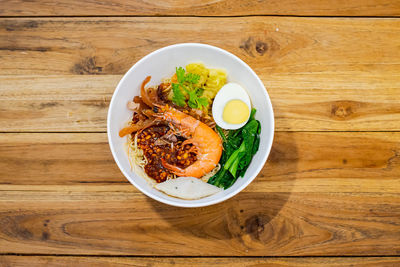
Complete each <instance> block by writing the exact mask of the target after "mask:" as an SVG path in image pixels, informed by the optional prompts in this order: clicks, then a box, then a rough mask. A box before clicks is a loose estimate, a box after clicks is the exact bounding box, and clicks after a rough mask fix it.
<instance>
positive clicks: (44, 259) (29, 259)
mask: <svg viewBox="0 0 400 267" xmlns="http://www.w3.org/2000/svg"><path fill="white" fill-rule="evenodd" d="M0 264H1V265H3V266H21V267H24V266H26V267H34V266H57V267H62V266H66V267H69V266H76V267H80V266H82V267H86V266H94V267H96V266H105V265H106V266H110V267H111V266H147V265H148V266H204V267H208V266H232V267H242V266H264V265H268V266H272V267H279V266H305V267H309V266H310V267H313V266H315V267H319V266H321V265H323V266H340V267H346V266H348V267H350V266H355V265H356V266H383V267H385V266H388V267H389V266H390V267H392V266H396V265H399V264H400V258H398V257H362V258H358V257H342V258H340V257H335V258H329V257H318V258H275V257H274V258H237V257H235V258H172V257H167V258H153V257H85V256H83V257H77V256H68V257H65V256H0Z"/></svg>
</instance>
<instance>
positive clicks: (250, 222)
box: [245, 215, 265, 239]
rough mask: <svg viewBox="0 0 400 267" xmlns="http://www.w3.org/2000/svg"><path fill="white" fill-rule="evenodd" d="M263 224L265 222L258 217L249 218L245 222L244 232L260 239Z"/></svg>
mask: <svg viewBox="0 0 400 267" xmlns="http://www.w3.org/2000/svg"><path fill="white" fill-rule="evenodd" d="M264 224H265V220H264V219H263V218H262V217H260V216H258V215H254V216H251V217H250V218H248V219H247V220H246V221H245V225H246V232H247V233H248V234H250V235H251V236H252V237H253V238H255V239H260V235H261V234H262V232H264Z"/></svg>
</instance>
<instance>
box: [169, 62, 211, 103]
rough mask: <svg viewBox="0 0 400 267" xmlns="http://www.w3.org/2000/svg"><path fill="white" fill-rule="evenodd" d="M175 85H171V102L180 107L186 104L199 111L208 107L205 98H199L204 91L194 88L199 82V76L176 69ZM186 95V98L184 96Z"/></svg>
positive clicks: (180, 68) (182, 69)
mask: <svg viewBox="0 0 400 267" xmlns="http://www.w3.org/2000/svg"><path fill="white" fill-rule="evenodd" d="M176 77H177V83H172V92H173V96H172V102H173V103H174V104H175V105H177V106H180V107H185V106H186V104H187V105H188V106H189V107H191V108H196V109H200V108H202V107H207V106H208V100H207V98H206V97H201V96H202V94H203V92H204V89H202V88H199V87H196V84H197V83H198V82H199V80H200V75H198V74H195V73H186V71H185V69H184V68H182V67H179V68H176ZM184 92H185V93H186V96H185V94H184Z"/></svg>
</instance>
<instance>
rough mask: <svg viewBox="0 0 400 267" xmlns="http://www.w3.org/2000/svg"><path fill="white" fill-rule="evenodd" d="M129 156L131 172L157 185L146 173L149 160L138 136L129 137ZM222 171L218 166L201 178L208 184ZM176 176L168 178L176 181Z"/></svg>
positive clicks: (127, 146)
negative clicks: (138, 143) (138, 142)
mask: <svg viewBox="0 0 400 267" xmlns="http://www.w3.org/2000/svg"><path fill="white" fill-rule="evenodd" d="M126 148H127V150H128V151H127V154H128V158H129V163H130V165H131V170H132V171H133V172H135V173H137V174H139V175H140V176H141V177H143V178H144V179H145V180H146V181H147V182H148V183H150V184H151V185H152V186H153V187H154V186H155V185H156V184H157V183H156V181H155V180H154V179H152V178H150V177H149V176H148V175H147V173H146V172H145V171H144V166H146V164H147V159H146V157H145V156H144V153H143V150H142V149H140V148H139V147H138V146H137V134H135V137H134V138H132V135H128V137H127V142H126ZM220 169H221V165H220V164H218V165H217V166H216V167H215V168H214V169H212V170H211V171H210V172H209V173H207V174H206V175H204V176H203V177H201V180H202V181H203V182H207V181H208V180H209V179H210V178H211V177H212V176H214V175H215V174H216V173H217V172H218V171H219V170H220ZM175 178H176V175H175V174H172V175H170V176H168V178H167V180H170V179H175Z"/></svg>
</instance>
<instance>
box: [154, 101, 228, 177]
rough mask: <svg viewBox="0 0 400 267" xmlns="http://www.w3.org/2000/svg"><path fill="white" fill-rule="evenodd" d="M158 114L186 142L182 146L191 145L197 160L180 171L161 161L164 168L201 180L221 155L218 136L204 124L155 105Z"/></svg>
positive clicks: (171, 109)
mask: <svg viewBox="0 0 400 267" xmlns="http://www.w3.org/2000/svg"><path fill="white" fill-rule="evenodd" d="M156 107H157V108H158V111H159V113H156V115H155V116H157V117H159V118H161V119H162V120H165V121H167V122H170V123H171V124H172V125H173V126H174V127H175V128H176V129H177V130H179V132H180V133H181V135H182V136H183V137H185V138H187V140H186V141H185V142H184V144H193V145H194V146H195V150H196V153H197V160H196V161H195V162H194V163H193V164H192V165H190V166H189V167H187V168H185V169H182V168H179V167H177V166H175V165H172V164H169V163H168V162H165V161H162V163H163V165H164V167H165V168H167V169H169V170H170V171H171V172H173V173H174V174H176V175H178V176H189V177H196V178H201V177H202V176H204V175H205V174H207V173H209V172H210V171H211V170H212V169H214V168H215V167H216V166H217V164H218V162H219V160H220V158H221V154H222V141H221V138H220V137H219V135H218V134H217V133H216V132H214V130H213V129H211V128H210V127H208V126H207V125H206V124H204V123H202V122H200V121H199V120H196V119H195V118H193V117H192V116H190V115H187V114H185V113H183V112H181V111H179V110H176V109H174V108H172V107H169V106H168V105H166V106H159V105H156Z"/></svg>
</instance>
